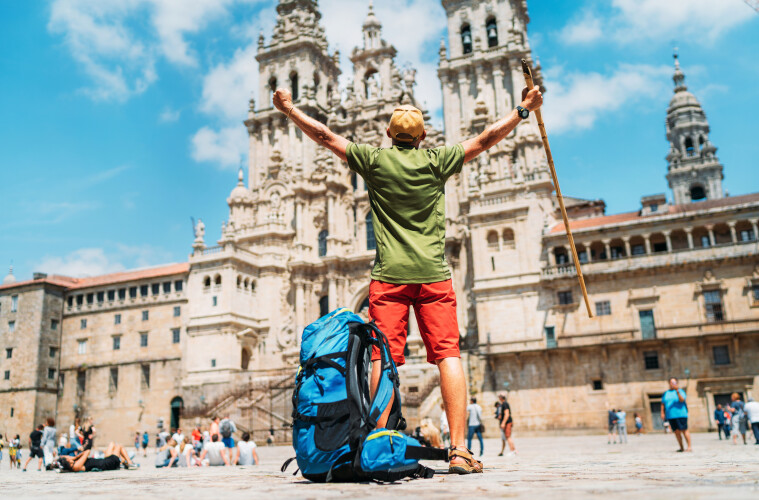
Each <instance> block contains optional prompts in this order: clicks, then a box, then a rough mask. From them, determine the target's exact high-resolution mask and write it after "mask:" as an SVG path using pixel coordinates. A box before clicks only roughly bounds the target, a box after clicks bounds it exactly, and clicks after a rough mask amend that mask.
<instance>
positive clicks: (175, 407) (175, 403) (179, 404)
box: [169, 396, 184, 429]
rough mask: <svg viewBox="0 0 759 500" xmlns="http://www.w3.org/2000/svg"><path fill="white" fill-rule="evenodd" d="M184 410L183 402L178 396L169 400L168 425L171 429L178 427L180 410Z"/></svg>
mask: <svg viewBox="0 0 759 500" xmlns="http://www.w3.org/2000/svg"><path fill="white" fill-rule="evenodd" d="M183 408H184V401H183V400H182V398H180V397H179V396H177V397H175V398H174V399H172V400H171V421H170V422H169V425H170V427H171V428H172V429H176V428H178V427H179V420H180V419H181V418H182V409H183Z"/></svg>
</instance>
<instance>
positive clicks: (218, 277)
mask: <svg viewBox="0 0 759 500" xmlns="http://www.w3.org/2000/svg"><path fill="white" fill-rule="evenodd" d="M213 283H214V285H216V286H221V274H217V275H216V276H214V278H213Z"/></svg>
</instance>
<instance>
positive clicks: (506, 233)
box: [503, 227, 514, 248]
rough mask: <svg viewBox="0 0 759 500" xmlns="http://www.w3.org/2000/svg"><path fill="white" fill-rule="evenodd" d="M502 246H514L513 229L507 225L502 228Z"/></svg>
mask: <svg viewBox="0 0 759 500" xmlns="http://www.w3.org/2000/svg"><path fill="white" fill-rule="evenodd" d="M503 248H514V231H513V230H512V229H511V228H508V227H507V228H506V229H504V230H503Z"/></svg>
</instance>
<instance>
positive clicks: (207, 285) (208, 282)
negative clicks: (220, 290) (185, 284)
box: [203, 276, 211, 288]
mask: <svg viewBox="0 0 759 500" xmlns="http://www.w3.org/2000/svg"><path fill="white" fill-rule="evenodd" d="M203 286H204V287H205V288H211V277H210V276H206V277H205V278H203Z"/></svg>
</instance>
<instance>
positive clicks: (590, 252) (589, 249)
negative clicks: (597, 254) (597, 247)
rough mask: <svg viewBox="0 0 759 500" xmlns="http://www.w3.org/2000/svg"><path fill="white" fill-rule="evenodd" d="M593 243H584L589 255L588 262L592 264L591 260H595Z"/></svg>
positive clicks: (586, 253) (586, 252)
mask: <svg viewBox="0 0 759 500" xmlns="http://www.w3.org/2000/svg"><path fill="white" fill-rule="evenodd" d="M591 245H592V243H591V244H583V246H584V247H585V255H587V256H588V264H590V263H591V262H593V252H592V251H591V248H590V246H591Z"/></svg>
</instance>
